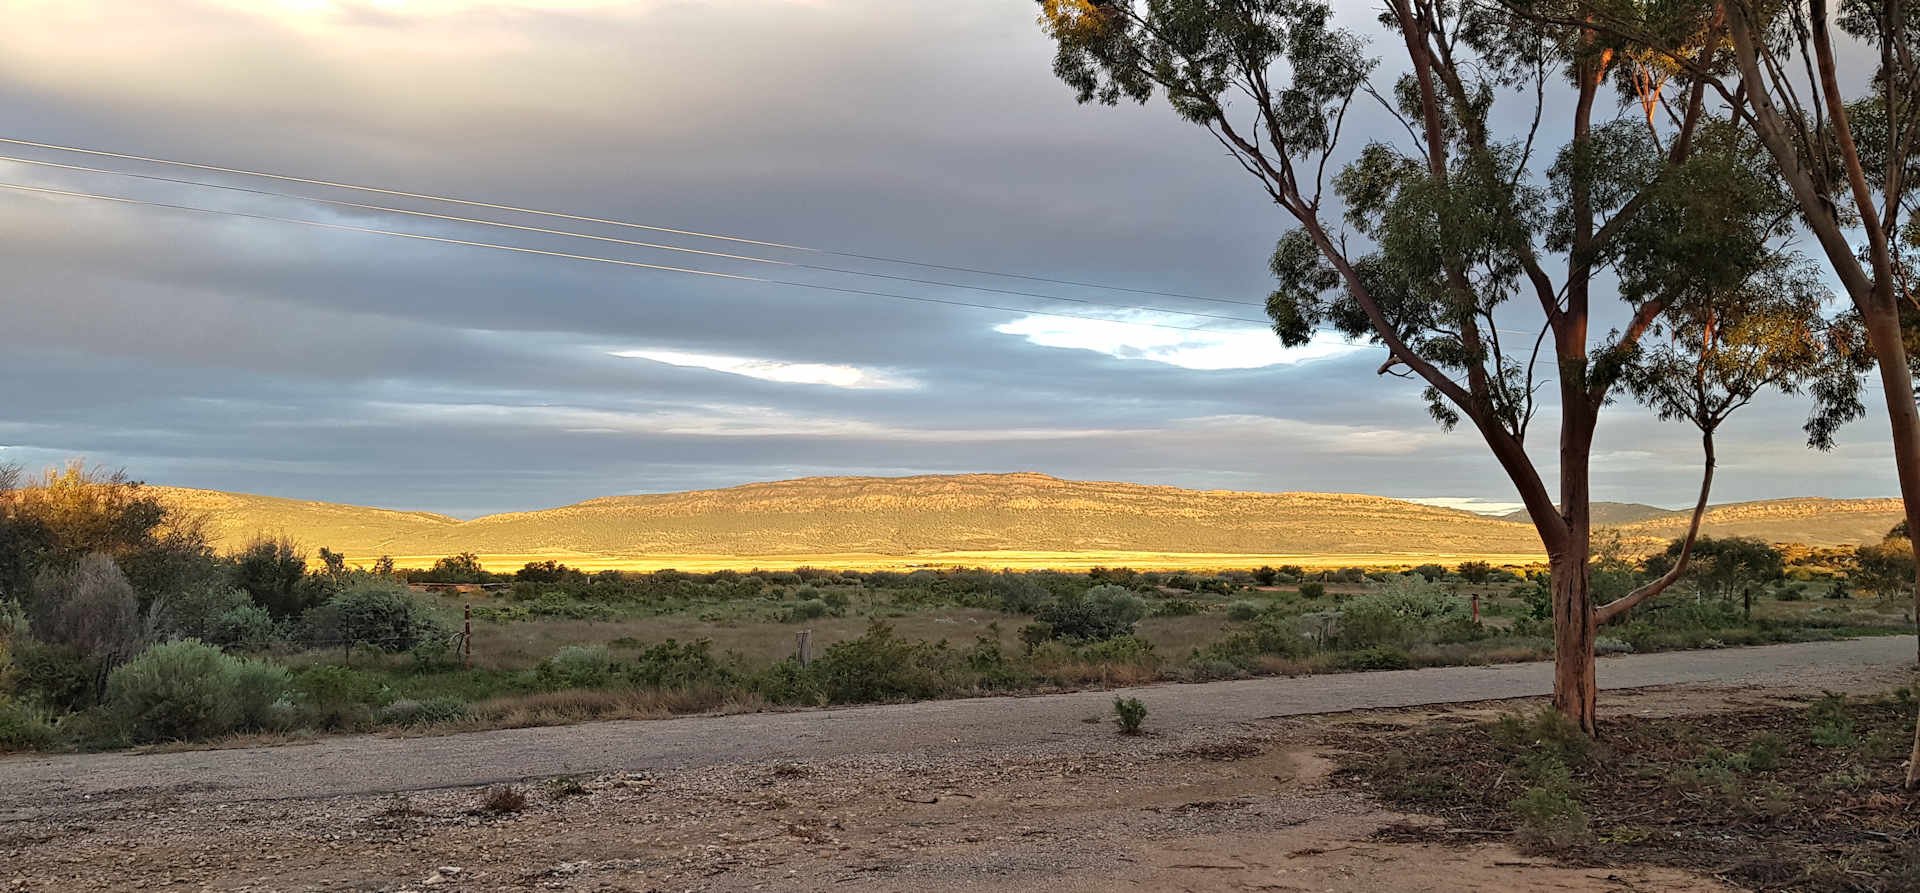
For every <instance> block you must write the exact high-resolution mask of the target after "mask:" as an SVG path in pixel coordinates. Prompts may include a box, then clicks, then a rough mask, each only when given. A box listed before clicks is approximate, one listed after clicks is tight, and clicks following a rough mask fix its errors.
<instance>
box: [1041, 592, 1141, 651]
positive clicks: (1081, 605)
mask: <svg viewBox="0 0 1920 893" xmlns="http://www.w3.org/2000/svg"><path fill="white" fill-rule="evenodd" d="M1036 616H1037V617H1038V619H1039V620H1040V621H1041V622H1043V623H1047V624H1050V625H1051V626H1052V628H1053V634H1054V635H1055V636H1056V637H1059V638H1063V639H1109V638H1112V637H1114V636H1125V635H1131V634H1132V633H1133V625H1134V624H1135V623H1138V622H1139V621H1140V620H1141V618H1144V617H1146V616H1147V603H1146V602H1145V601H1144V600H1142V599H1141V598H1140V597H1139V596H1137V595H1134V594H1133V593H1132V592H1131V591H1129V590H1127V589H1125V588H1123V587H1120V586H1115V585H1113V584H1104V585H1100V586H1095V587H1093V588H1091V589H1088V590H1087V591H1085V592H1083V593H1061V594H1060V595H1058V596H1056V597H1055V598H1054V600H1053V601H1052V602H1051V603H1049V604H1047V605H1046V606H1045V607H1043V608H1041V609H1040V611H1039V612H1038V614H1037V615H1036Z"/></svg>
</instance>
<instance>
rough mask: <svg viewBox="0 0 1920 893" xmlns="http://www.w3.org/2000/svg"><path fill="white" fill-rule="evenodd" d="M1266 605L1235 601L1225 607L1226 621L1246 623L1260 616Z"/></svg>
mask: <svg viewBox="0 0 1920 893" xmlns="http://www.w3.org/2000/svg"><path fill="white" fill-rule="evenodd" d="M1266 607H1267V606H1266V605H1263V604H1261V603H1259V602H1254V601H1237V602H1233V603H1231V604H1228V605H1227V619H1228V620H1238V621H1242V622H1244V621H1248V620H1252V619H1254V618H1255V617H1258V616H1260V615H1261V613H1262V612H1264V611H1265V610H1266Z"/></svg>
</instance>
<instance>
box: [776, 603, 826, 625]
mask: <svg viewBox="0 0 1920 893" xmlns="http://www.w3.org/2000/svg"><path fill="white" fill-rule="evenodd" d="M832 614H833V608H832V607H831V606H829V605H828V604H827V603H826V602H824V601H822V600H820V599H817V598H809V599H803V600H801V601H798V602H795V603H793V604H791V605H788V606H787V609H786V611H785V612H784V613H782V614H781V619H782V620H785V621H786V622H788V623H799V622H801V621H803V620H817V619H819V618H821V617H827V616H830V615H832Z"/></svg>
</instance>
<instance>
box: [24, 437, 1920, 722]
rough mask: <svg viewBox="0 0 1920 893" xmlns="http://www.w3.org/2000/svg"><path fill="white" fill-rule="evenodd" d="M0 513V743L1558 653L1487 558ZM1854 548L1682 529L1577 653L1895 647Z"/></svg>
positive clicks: (875, 698)
mask: <svg viewBox="0 0 1920 893" xmlns="http://www.w3.org/2000/svg"><path fill="white" fill-rule="evenodd" d="M0 525H4V527H0V533H4V534H5V536H4V539H0V543H4V544H5V548H4V549H3V550H0V568H4V569H5V575H4V576H0V749H7V750H36V749H49V748H103V747H118V746H125V745H134V744H150V743H162V742H178V741H210V740H219V739H223V738H230V737H232V736H236V735H263V734H264V735H270V736H278V735H288V734H313V733H321V732H331V731H356V730H358V731H364V730H373V729H442V730H458V729H474V728H490V727H505V726H526V725H538V724H548V723H563V722H574V721H581V720H588V719H596V718H616V717H654V716H667V715H673V714H682V713H698V712H709V711H716V710H758V709H769V708H777V707H807V706H819V705H828V704H850V703H869V702H886V701H905V700H916V699H926V698H942V697H956V696H969V695H980V694H991V693H1002V692H1016V691H1033V690H1045V689H1050V688H1067V687H1086V686H1118V685H1128V684H1136V683H1143V682H1150V681H1160V680H1165V681H1205V680H1213V679H1225V678H1237V677H1245V676H1253V675H1261V674H1300V673H1321V672H1347V671H1365V670H1404V669H1416V668H1419V667H1428V666H1442V665H1456V664H1481V663H1494V662H1507V661H1524V660H1539V659H1544V658H1547V657H1550V656H1551V653H1552V647H1553V646H1552V635H1551V632H1552V631H1551V628H1550V620H1549V613H1550V605H1551V601H1550V590H1549V587H1548V584H1547V580H1546V577H1545V575H1544V574H1543V573H1542V571H1541V569H1540V568H1537V567H1533V568H1529V567H1517V566H1509V567H1495V566H1492V565H1490V564H1487V563H1484V562H1465V563H1462V564H1460V565H1457V566H1453V567H1448V566H1445V565H1440V564H1427V565H1421V566H1416V567H1406V568H1400V569H1380V568H1366V569H1363V568H1331V569H1315V568H1306V567H1300V566H1283V567H1260V568H1253V569H1247V570H1234V571H1207V572H1162V571H1148V572H1141V571H1135V570H1131V569H1128V568H1094V569H1092V570H1089V571H1084V572H1082V571H1071V572H1069V571H1028V572H1004V571H1002V572H995V571H987V570H979V569H965V568H943V569H924V570H917V571H912V572H898V571H852V570H833V569H826V568H810V567H801V568H794V569H791V570H773V571H769V570H761V571H752V572H741V571H716V572H710V573H683V572H677V571H658V572H652V573H630V572H620V571H602V572H598V573H592V574H589V573H586V572H584V571H580V570H576V569H573V568H570V567H568V566H566V565H565V564H563V563H560V562H556V561H541V562H529V563H528V564H527V565H526V566H525V567H523V568H521V569H520V570H519V571H517V572H514V573H509V574H497V573H491V572H489V571H487V570H485V569H484V568H483V567H481V565H480V564H479V562H478V561H476V560H475V559H474V558H473V556H471V555H455V556H449V557H447V558H444V559H441V560H439V561H437V562H435V563H434V565H433V566H431V567H428V568H415V569H408V568H397V567H394V566H393V565H392V562H391V561H385V560H379V559H376V560H374V561H372V562H370V568H371V569H367V570H361V569H356V568H353V567H351V566H350V565H349V562H348V560H347V558H346V557H345V556H342V555H339V554H337V553H334V552H332V551H331V550H328V549H325V548H321V549H317V550H316V551H315V553H314V554H313V555H311V556H309V555H308V554H307V553H306V551H305V550H304V549H303V548H302V547H301V546H300V545H298V544H296V543H293V542H291V541H287V540H267V539H262V540H259V541H256V542H254V543H253V544H252V545H250V546H248V547H247V548H246V549H244V550H242V551H240V552H238V553H236V554H232V555H224V556H223V555H217V554H215V552H214V551H213V550H212V549H211V548H209V547H208V545H207V544H206V542H205V540H204V539H203V538H202V537H200V535H199V533H198V531H199V529H200V527H199V526H198V525H196V524H195V523H194V520H193V519H192V518H191V517H188V516H185V515H183V514H181V513H180V512H178V511H177V510H174V509H171V508H169V507H168V505H167V504H166V503H164V502H163V501H159V500H156V499H154V498H153V496H152V494H150V493H149V492H148V491H147V490H146V489H145V488H143V487H142V486H141V485H139V484H137V483H134V482H132V481H129V480H126V479H125V478H123V477H120V476H117V475H110V474H102V473H97V472H90V471H88V470H86V469H84V468H81V467H77V466H76V467H71V468H68V469H66V470H64V471H60V472H55V473H49V474H48V475H47V476H45V477H44V478H41V479H39V480H36V481H32V482H24V481H19V480H17V479H16V480H15V481H14V482H12V483H11V484H10V485H9V486H8V487H7V488H6V489H5V490H4V492H3V493H0ZM1857 551H1858V554H1843V553H1842V552H1840V551H1838V550H1826V551H1822V552H1813V551H1808V550H1800V552H1798V553H1794V554H1796V555H1797V556H1798V561H1794V562H1790V561H1789V555H1788V554H1787V553H1782V552H1781V551H1779V550H1776V549H1773V548H1772V547H1769V546H1765V545H1763V544H1758V543H1754V542H1749V541H1712V540H1708V541H1703V542H1701V543H1698V544H1696V546H1695V558H1694V564H1693V570H1692V572H1691V573H1690V574H1689V576H1688V577H1687V582H1686V583H1685V584H1683V588H1684V589H1685V590H1686V591H1685V592H1684V593H1683V594H1680V595H1677V596H1673V597H1670V598H1667V599H1662V600H1660V601H1659V602H1657V603H1654V604H1650V605H1647V606H1644V607H1642V608H1640V609H1637V610H1636V611H1634V612H1632V613H1631V614H1630V615H1628V616H1626V617H1623V618H1621V620H1620V622H1618V623H1615V624H1613V625H1610V626H1609V627H1607V628H1605V630H1604V631H1603V635H1602V636H1601V638H1600V642H1599V648H1600V649H1601V650H1602V651H1604V652H1607V653H1625V652H1633V651H1651V650H1660V649H1671V648H1713V647H1725V646H1731V645H1744V644H1758V643H1765V642H1778V641H1790V640H1804V639H1819V638H1831V637H1837V636H1847V635H1858V634H1870V633H1878V632H1899V631H1902V629H1903V628H1904V626H1905V624H1906V623H1907V622H1908V621H1907V619H1906V618H1905V617H1904V616H1903V615H1902V614H1901V613H1900V612H1899V607H1900V605H1901V604H1902V602H1901V601H1900V600H1899V598H1898V594H1899V593H1898V588H1897V587H1893V586H1891V585H1888V584H1885V583H1884V581H1882V582H1872V581H1876V580H1880V577H1877V576H1875V574H1876V573H1877V574H1879V575H1880V576H1887V575H1897V574H1899V573H1902V571H1901V570H1900V569H1899V568H1897V567H1896V568H1892V569H1886V568H1879V567H1878V565H1875V564H1873V561H1875V560H1879V559H1875V558H1872V557H1871V556H1873V555H1878V554H1879V553H1880V552H1886V551H1893V552H1895V553H1897V551H1898V550H1897V549H1894V550H1888V549H1883V548H1882V547H1880V546H1872V547H1863V548H1862V549H1860V550H1857ZM1882 557H1884V556H1882ZM1662 560H1663V556H1662V555H1659V554H1656V555H1653V556H1650V557H1648V558H1646V559H1644V560H1638V561H1636V560H1631V559H1629V558H1627V557H1625V556H1623V555H1621V554H1620V553H1619V551H1618V550H1617V549H1614V550H1603V554H1602V555H1601V556H1600V557H1599V558H1598V559H1597V560H1596V562H1595V568H1594V579H1595V581H1596V582H1595V585H1596V588H1599V589H1601V590H1603V591H1611V590H1613V589H1618V590H1621V591H1625V590H1626V589H1628V588H1630V587H1632V586H1635V585H1638V583H1639V582H1640V581H1642V580H1644V579H1646V578H1648V577H1649V576H1652V575H1657V574H1658V573H1660V572H1662V571H1663V570H1664V567H1663V565H1662V564H1661V561H1662ZM1883 591H1884V592H1886V593H1887V595H1885V596H1884V597H1883V596H1876V595H1875V594H1874V593H1877V592H1883ZM1476 604H1477V605H1478V612H1477V613H1478V616H1476V609H1475V605H1476ZM468 610H470V612H471V618H472V620H471V630H472V632H471V636H468V634H467V633H466V623H465V622H464V620H463V614H464V613H465V612H467V611H468ZM802 633H804V634H805V635H806V637H807V639H808V645H807V647H806V649H805V654H804V656H803V654H802V652H801V648H800V646H799V643H798V636H799V635H800V634H802ZM1122 725H1123V728H1124V727H1125V724H1124V722H1123V724H1122Z"/></svg>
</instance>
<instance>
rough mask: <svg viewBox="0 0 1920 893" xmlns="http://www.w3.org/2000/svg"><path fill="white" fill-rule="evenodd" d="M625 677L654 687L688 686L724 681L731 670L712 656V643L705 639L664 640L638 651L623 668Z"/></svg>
mask: <svg viewBox="0 0 1920 893" xmlns="http://www.w3.org/2000/svg"><path fill="white" fill-rule="evenodd" d="M625 673H626V676H627V678H628V680H630V681H631V682H633V683H634V684H636V685H644V686H651V687H654V688H688V687H691V686H695V685H701V684H727V683H731V682H733V681H734V672H733V670H732V669H731V668H730V667H728V666H727V665H726V664H723V663H721V662H720V660H719V659H718V658H716V657H714V656H713V643H712V642H709V641H707V640H706V639H698V640H695V641H691V642H678V641H675V640H673V639H668V640H666V641H664V642H661V643H659V644H657V645H652V646H649V647H648V648H646V649H644V650H642V651H641V652H640V653H639V654H638V655H636V656H635V657H634V659H633V662H632V663H631V664H629V665H628V666H627V667H626V669H625Z"/></svg>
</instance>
